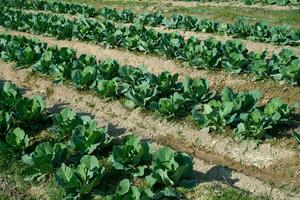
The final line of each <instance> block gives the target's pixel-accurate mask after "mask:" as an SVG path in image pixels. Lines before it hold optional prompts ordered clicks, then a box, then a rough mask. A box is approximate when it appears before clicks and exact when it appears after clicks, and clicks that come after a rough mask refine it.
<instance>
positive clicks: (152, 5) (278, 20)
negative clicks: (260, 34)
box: [62, 0, 300, 29]
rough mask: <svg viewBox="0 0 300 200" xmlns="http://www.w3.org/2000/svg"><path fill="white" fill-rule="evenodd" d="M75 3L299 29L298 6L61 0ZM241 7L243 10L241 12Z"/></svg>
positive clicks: (134, 0) (299, 16)
mask: <svg viewBox="0 0 300 200" xmlns="http://www.w3.org/2000/svg"><path fill="white" fill-rule="evenodd" d="M62 1H67V2H75V3H86V4H90V5H92V6H94V7H95V8H101V7H114V8H118V9H131V10H134V11H135V12H145V11H153V10H155V11H160V12H162V13H164V14H166V15H172V14H173V13H181V14H186V15H194V16H198V17H201V18H204V19H214V20H218V21H221V22H229V23H232V22H233V21H235V20H236V19H237V18H239V17H242V18H245V19H248V20H249V21H251V22H257V21H266V22H268V23H270V24H272V25H284V24H287V25H289V26H290V27H293V28H297V29H300V8H299V9H296V10H271V9H263V8H238V7H230V6H220V7H217V6H207V5H197V6H195V7H184V6H174V5H171V4H170V3H165V2H164V1H149V0H145V1H139V0H127V1H124V0H123V1H122V0H114V1H112V0H62ZM241 9H242V10H243V12H241Z"/></svg>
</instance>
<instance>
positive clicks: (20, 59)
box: [0, 0, 300, 200]
mask: <svg viewBox="0 0 300 200" xmlns="http://www.w3.org/2000/svg"><path fill="white" fill-rule="evenodd" d="M201 2H204V1H201ZM243 2H245V3H246V4H255V3H257V2H259V3H264V4H276V5H281V6H286V5H290V4H293V5H297V4H298V3H299V2H296V1H295V2H292V1H263V2H260V1H243ZM0 5H2V9H1V10H0V26H2V27H3V28H5V29H3V30H5V31H1V33H0V60H1V62H3V63H4V62H5V63H7V64H9V65H11V66H12V67H13V69H14V70H18V71H22V70H25V71H24V72H26V71H28V73H30V74H34V75H35V76H37V78H38V79H43V78H45V79H49V80H51V81H53V82H54V83H55V84H56V85H57V86H58V85H59V84H62V85H65V86H71V88H72V89H74V90H76V91H77V92H78V93H82V92H87V93H89V94H92V95H94V96H96V97H98V99H99V100H100V99H101V100H103V99H106V101H107V104H110V102H120V103H121V104H122V106H124V107H125V108H126V110H129V112H136V110H139V112H143V113H144V114H145V115H149V116H151V117H157V118H159V119H160V120H165V121H167V123H169V125H170V126H172V124H171V123H173V122H175V123H179V124H188V126H190V127H192V128H193V129H196V130H199V134H200V132H201V131H202V130H207V131H208V132H209V133H210V134H211V137H216V139H215V140H216V143H217V141H219V140H224V139H225V140H226V138H234V140H233V142H234V143H241V148H242V143H243V142H244V141H249V142H250V143H249V144H247V145H249V146H246V147H243V148H245V149H247V150H245V152H247V151H248V149H250V148H252V147H251V145H252V144H254V143H256V145H258V146H259V145H262V146H263V145H265V146H266V145H269V144H268V142H269V140H270V139H271V141H273V140H274V141H275V143H276V145H279V146H280V145H281V146H283V144H282V140H287V141H289V142H290V143H291V141H292V143H293V144H295V147H296V148H292V150H290V149H291V148H290V149H288V150H287V151H289V152H292V153H290V154H289V155H288V156H287V157H288V158H286V159H287V160H288V159H290V158H292V159H294V160H295V161H293V162H295V164H294V165H295V166H296V167H294V168H293V169H292V170H291V174H296V175H295V184H296V185H297V184H300V183H299V180H300V179H299V180H298V178H300V177H299V174H298V175H297V170H296V169H297V166H300V163H299V162H298V161H299V154H298V152H297V146H299V138H300V135H299V134H298V133H297V132H298V130H299V128H298V125H299V124H300V119H299V104H298V102H293V103H292V104H290V103H287V102H286V99H288V97H286V96H284V94H282V96H276V97H273V96H272V95H270V94H271V91H268V90H266V89H264V88H263V89H260V88H256V89H254V90H250V89H248V90H245V89H244V90H242V91H241V90H235V89H232V88H231V87H229V86H226V85H224V86H222V87H219V88H217V89H215V88H214V87H212V86H211V85H212V84H211V83H210V81H209V77H199V78H190V76H188V75H186V76H184V77H182V74H179V73H174V72H173V71H166V70H159V73H158V72H152V71H151V70H149V69H148V68H147V66H145V65H143V63H140V64H141V65H139V66H134V65H130V64H123V63H122V62H121V61H119V59H118V58H112V59H103V60H98V59H97V58H96V55H92V54H79V53H77V52H78V51H77V49H76V48H70V47H61V46H56V45H50V44H49V43H48V42H45V41H44V40H43V39H37V38H33V37H26V36H22V34H23V33H22V32H26V33H29V34H32V35H35V36H37V37H40V38H43V37H45V36H47V37H54V38H55V39H57V40H66V42H68V41H70V40H72V41H76V42H78V43H81V42H86V43H93V44H96V45H98V46H101V47H105V48H108V49H115V50H118V51H129V52H130V53H132V54H136V53H139V54H140V53H142V54H147V55H151V56H156V57H159V58H161V59H167V60H175V61H176V62H177V63H180V64H182V65H184V66H185V67H186V69H187V68H188V67H191V68H193V69H196V70H203V71H206V70H209V71H210V72H209V73H211V74H212V75H209V76H214V75H213V73H214V72H222V73H223V72H224V73H225V75H234V76H244V75H245V74H247V76H244V77H245V78H249V77H252V78H253V79H252V80H251V81H250V82H252V81H253V80H254V81H261V82H265V84H267V85H270V84H273V87H275V88H276V87H277V86H280V85H282V84H284V85H285V87H286V88H292V89H291V90H294V91H298V89H299V84H300V58H299V55H297V53H295V52H294V51H293V50H291V49H289V47H290V46H289V45H293V46H295V48H298V47H297V46H299V44H300V43H299V41H300V31H299V30H300V29H298V30H296V29H294V28H289V27H288V26H286V25H276V26H274V25H270V24H268V23H265V22H262V21H261V22H256V23H255V24H253V23H250V22H248V21H245V20H241V19H238V20H237V21H236V22H235V23H225V22H218V21H214V20H208V19H202V18H199V17H197V16H192V15H186V14H180V13H173V14H172V15H166V14H162V13H160V12H144V11H143V13H141V12H137V11H135V10H128V9H116V8H111V7H107V6H105V5H101V7H100V8H98V7H97V8H95V7H93V6H91V5H85V4H80V3H68V2H64V1H41V0H32V1H30V0H28V1H27V0H15V1H7V0H0ZM124 23H126V24H124ZM158 26H161V27H164V28H167V29H173V31H172V32H165V31H159V30H156V29H155V27H158ZM1 30H2V29H1ZM176 30H184V31H192V32H195V33H197V32H207V33H209V34H221V35H223V34H225V35H229V36H233V37H235V38H243V39H248V40H253V41H256V42H259V43H260V44H261V45H264V43H272V44H274V45H281V46H280V47H281V48H282V50H281V51H280V53H272V52H269V51H268V50H267V49H265V50H264V51H263V52H256V51H250V50H249V49H248V48H247V46H246V45H245V44H244V43H243V42H241V41H239V40H235V39H230V40H226V41H220V40H217V39H215V38H213V37H211V38H208V39H204V40H201V39H199V38H198V37H197V36H192V37H189V38H186V37H184V36H183V35H181V34H180V33H179V32H177V31H176ZM14 31H17V32H14ZM141 56H142V55H141ZM157 68H162V69H163V68H164V66H157ZM4 73H5V72H4ZM0 79H1V82H0V83H1V84H0V106H1V107H0V130H1V133H2V134H1V137H0V152H1V153H8V152H9V153H11V154H13V155H14V157H15V158H16V159H17V162H19V163H20V164H21V165H22V169H21V170H22V172H24V173H23V175H22V178H23V179H24V180H26V181H30V182H33V183H36V184H39V183H42V182H47V181H48V180H49V179H54V180H55V182H56V183H55V184H56V185H57V186H58V187H59V188H61V189H62V190H63V195H62V198H66V199H114V200H119V199H120V200H121V199H128V200H139V199H187V196H186V195H185V190H187V189H182V187H183V188H190V189H191V188H192V190H193V189H194V188H195V187H197V184H199V177H198V176H199V175H196V171H194V162H195V159H197V153H193V155H189V154H187V153H186V152H182V151H179V150H176V148H175V149H171V148H170V147H167V146H168V145H164V144H162V145H158V144H155V143H154V142H153V141H151V140H150V141H148V140H149V138H150V137H149V138H143V137H140V136H139V133H136V134H132V133H131V131H130V130H129V131H127V133H128V134H126V135H122V136H114V135H113V133H111V132H110V130H109V128H108V127H107V126H103V127H101V126H99V125H98V121H97V119H93V117H91V116H90V115H88V114H83V115H82V114H79V113H76V111H75V110H74V109H72V108H68V107H66V108H62V109H60V110H55V111H53V110H50V109H49V108H48V107H47V106H46V102H45V100H47V97H43V96H40V95H32V96H28V95H24V93H23V92H22V90H21V89H20V88H19V87H18V86H17V85H16V84H14V83H12V82H7V81H5V80H4V79H3V78H1V73H0ZM250 84H252V83H250ZM253 84H255V82H253ZM56 85H54V88H53V90H55V86H56ZM295 95H296V96H297V95H298V94H295ZM269 96H272V97H269ZM299 102H300V99H299ZM283 135H284V136H283ZM153 137H154V138H155V136H153ZM174 137H175V138H177V137H178V136H175V134H174ZM179 137H180V136H179ZM281 138H284V139H281ZM155 140H157V139H155ZM194 140H196V138H194ZM229 140H231V139H229ZM277 140H278V141H277ZM189 142H191V141H189ZM193 142H195V141H192V142H191V143H193ZM199 142H200V143H201V141H199ZM193 145H197V141H196V143H193ZM227 145H229V146H228V147H220V148H230V143H228V144H227ZM276 145H275V146H274V147H273V146H272V147H268V148H270V149H272V148H273V149H274V151H276V148H278V146H276ZM193 148H195V149H197V147H193ZM180 149H184V148H180ZM200 149H201V148H200ZM202 150H203V149H202ZM193 151H194V152H197V151H196V150H193ZM209 151H214V150H213V149H211V150H209ZM219 151H220V150H219ZM271 151H272V150H271ZM189 152H190V151H189ZM250 154H251V153H250ZM192 156H194V157H195V158H193V157H192ZM220 157H222V156H220ZM254 157H255V156H254ZM225 159H226V158H225ZM230 159H232V158H230ZM218 160H220V159H218ZM270 160H271V161H270V163H271V164H270V166H271V167H272V166H273V165H274V166H276V167H277V165H276V162H275V161H276V159H275V158H274V159H273V158H271V159H270ZM273 160H274V162H273ZM218 162H221V163H220V164H221V165H224V166H225V167H226V164H223V163H226V162H223V161H218ZM222 162H223V163H222ZM197 163H198V162H197ZM212 163H213V161H212ZM197 165H198V164H197ZM243 165H245V166H246V165H247V167H251V170H248V171H247V170H246V171H245V173H246V175H247V176H250V177H251V176H252V175H253V174H255V175H254V177H255V178H257V177H259V176H258V175H257V174H258V173H259V172H258V170H259V169H257V168H256V167H258V168H259V167H260V166H257V165H254V164H252V163H251V164H248V163H245V164H243V163H239V164H232V165H231V166H229V167H233V166H234V167H233V169H234V170H237V171H238V172H240V171H243V170H241V169H243V168H242V167H243ZM261 168H264V167H261ZM274 168H275V167H274ZM197 169H198V166H197ZM247 169H248V168H247ZM256 169H257V171H255V170H256ZM250 171H251V172H250ZM275 171H276V170H275ZM279 171H281V169H280V170H279ZM273 173H274V174H275V173H277V172H273ZM274 174H271V175H270V176H272V175H273V176H274ZM221 176H222V175H221ZM0 178H1V174H0ZM258 179H259V180H260V181H262V182H264V181H266V180H264V178H258ZM217 180H218V181H219V179H217ZM255 180H256V179H255ZM226 181H227V180H225V183H226ZM0 182H1V179H0ZM200 182H201V181H200ZM264 184H265V183H264ZM273 184H275V185H276V184H278V183H274V182H273ZM286 185H287V187H289V185H288V183H286ZM231 186H234V185H233V184H229V187H231ZM247 187H248V186H245V187H244V188H243V187H241V189H243V190H249V191H250V190H253V189H252V188H251V186H249V187H250V188H249V187H248V188H247ZM266 187H269V185H268V186H266ZM270 187H271V186H270ZM271 191H272V189H271ZM276 191H277V185H276ZM278 191H280V192H278V193H279V194H280V195H282V196H283V197H282V198H281V197H279V196H280V195H277V196H276V195H275V196H273V197H274V199H284V198H285V197H286V196H285V195H291V194H286V191H284V192H282V193H281V190H279V189H278ZM251 192H253V191H251ZM0 194H1V193H0ZM257 194H258V195H263V196H266V193H263V192H262V193H255V195H257ZM297 194H298V193H296V195H297ZM299 194H300V193H299ZM203 195H204V194H203ZM247 195H248V194H247ZM296 195H295V199H297V196H296ZM229 196H230V194H229ZM229 196H226V197H224V199H231V197H229ZM215 198H216V199H218V198H221V197H215ZM234 198H236V199H239V198H242V197H238V196H235V197H234V196H233V197H232V199H234ZM249 198H250V197H249ZM252 198H253V199H256V197H251V199H252ZM257 198H258V199H265V198H267V197H261V198H260V197H257ZM271 198H272V197H271ZM245 199H246V198H245Z"/></svg>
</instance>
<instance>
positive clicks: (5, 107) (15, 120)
mask: <svg viewBox="0 0 300 200" xmlns="http://www.w3.org/2000/svg"><path fill="white" fill-rule="evenodd" d="M0 105H1V109H0V130H1V135H0V143H1V149H0V150H1V151H4V152H5V151H11V152H14V154H15V155H16V156H17V157H19V158H20V159H21V160H22V162H23V163H24V164H25V166H24V168H23V169H22V170H23V171H24V174H25V180H27V181H42V180H46V179H47V178H48V176H52V174H55V179H56V181H57V183H58V184H59V185H60V186H61V187H62V188H63V189H64V191H65V194H64V196H65V197H66V198H70V199H86V198H89V197H93V198H97V196H100V195H99V194H100V193H101V197H103V196H106V199H107V200H109V199H112V200H123V199H131V200H139V199H145V200H146V199H149V200H150V199H162V198H163V197H168V198H170V199H178V198H180V193H179V192H178V191H177V189H176V187H177V186H179V185H180V184H181V183H182V182H183V181H187V180H189V181H192V174H193V160H192V158H191V157H189V156H188V155H187V154H185V153H180V152H175V151H173V150H171V149H169V148H167V147H161V148H153V145H150V144H149V143H147V142H142V141H140V139H138V137H136V136H134V135H128V136H125V137H123V138H114V137H111V136H109V133H108V129H107V127H99V126H98V124H97V121H95V120H93V119H91V117H90V116H87V115H86V116H79V115H77V114H76V112H75V111H74V110H72V109H69V108H64V109H63V110H62V111H61V112H57V113H51V114H49V113H47V112H46V106H45V102H44V100H43V98H42V97H41V96H32V97H24V96H23V95H22V94H21V92H20V89H19V88H17V87H16V86H15V85H14V84H12V83H10V82H4V83H3V84H1V85H0ZM47 127H49V128H47ZM42 131H44V132H45V131H46V132H47V134H44V136H43V134H41V132H42ZM155 149H156V150H155ZM137 182H140V183H139V184H138V183H137ZM108 185H110V186H108ZM99 191H101V192H100V193H99Z"/></svg>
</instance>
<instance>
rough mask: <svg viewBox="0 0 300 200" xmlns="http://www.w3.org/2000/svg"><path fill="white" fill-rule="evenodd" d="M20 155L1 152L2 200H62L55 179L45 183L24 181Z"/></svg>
mask: <svg viewBox="0 0 300 200" xmlns="http://www.w3.org/2000/svg"><path fill="white" fill-rule="evenodd" d="M18 158H19V155H15V154H13V153H12V152H8V151H5V152H1V151H0V200H16V199H22V200H41V199H51V200H60V199H62V196H61V194H62V191H61V190H60V188H58V186H57V185H56V184H55V181H54V180H53V178H50V179H48V180H47V181H46V182H43V183H33V182H27V181H24V176H23V169H26V168H25V166H24V164H22V162H21V161H20V159H18Z"/></svg>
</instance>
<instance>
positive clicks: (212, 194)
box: [185, 183, 268, 200]
mask: <svg viewBox="0 0 300 200" xmlns="http://www.w3.org/2000/svg"><path fill="white" fill-rule="evenodd" d="M185 193H186V197H187V199H202V200H267V199H268V198H267V197H264V196H255V195H253V194H251V193H250V192H247V191H244V190H240V189H237V188H233V187H230V186H228V185H224V184H219V183H205V184H203V185H200V186H198V187H196V188H194V189H192V190H191V191H186V192H185Z"/></svg>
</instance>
